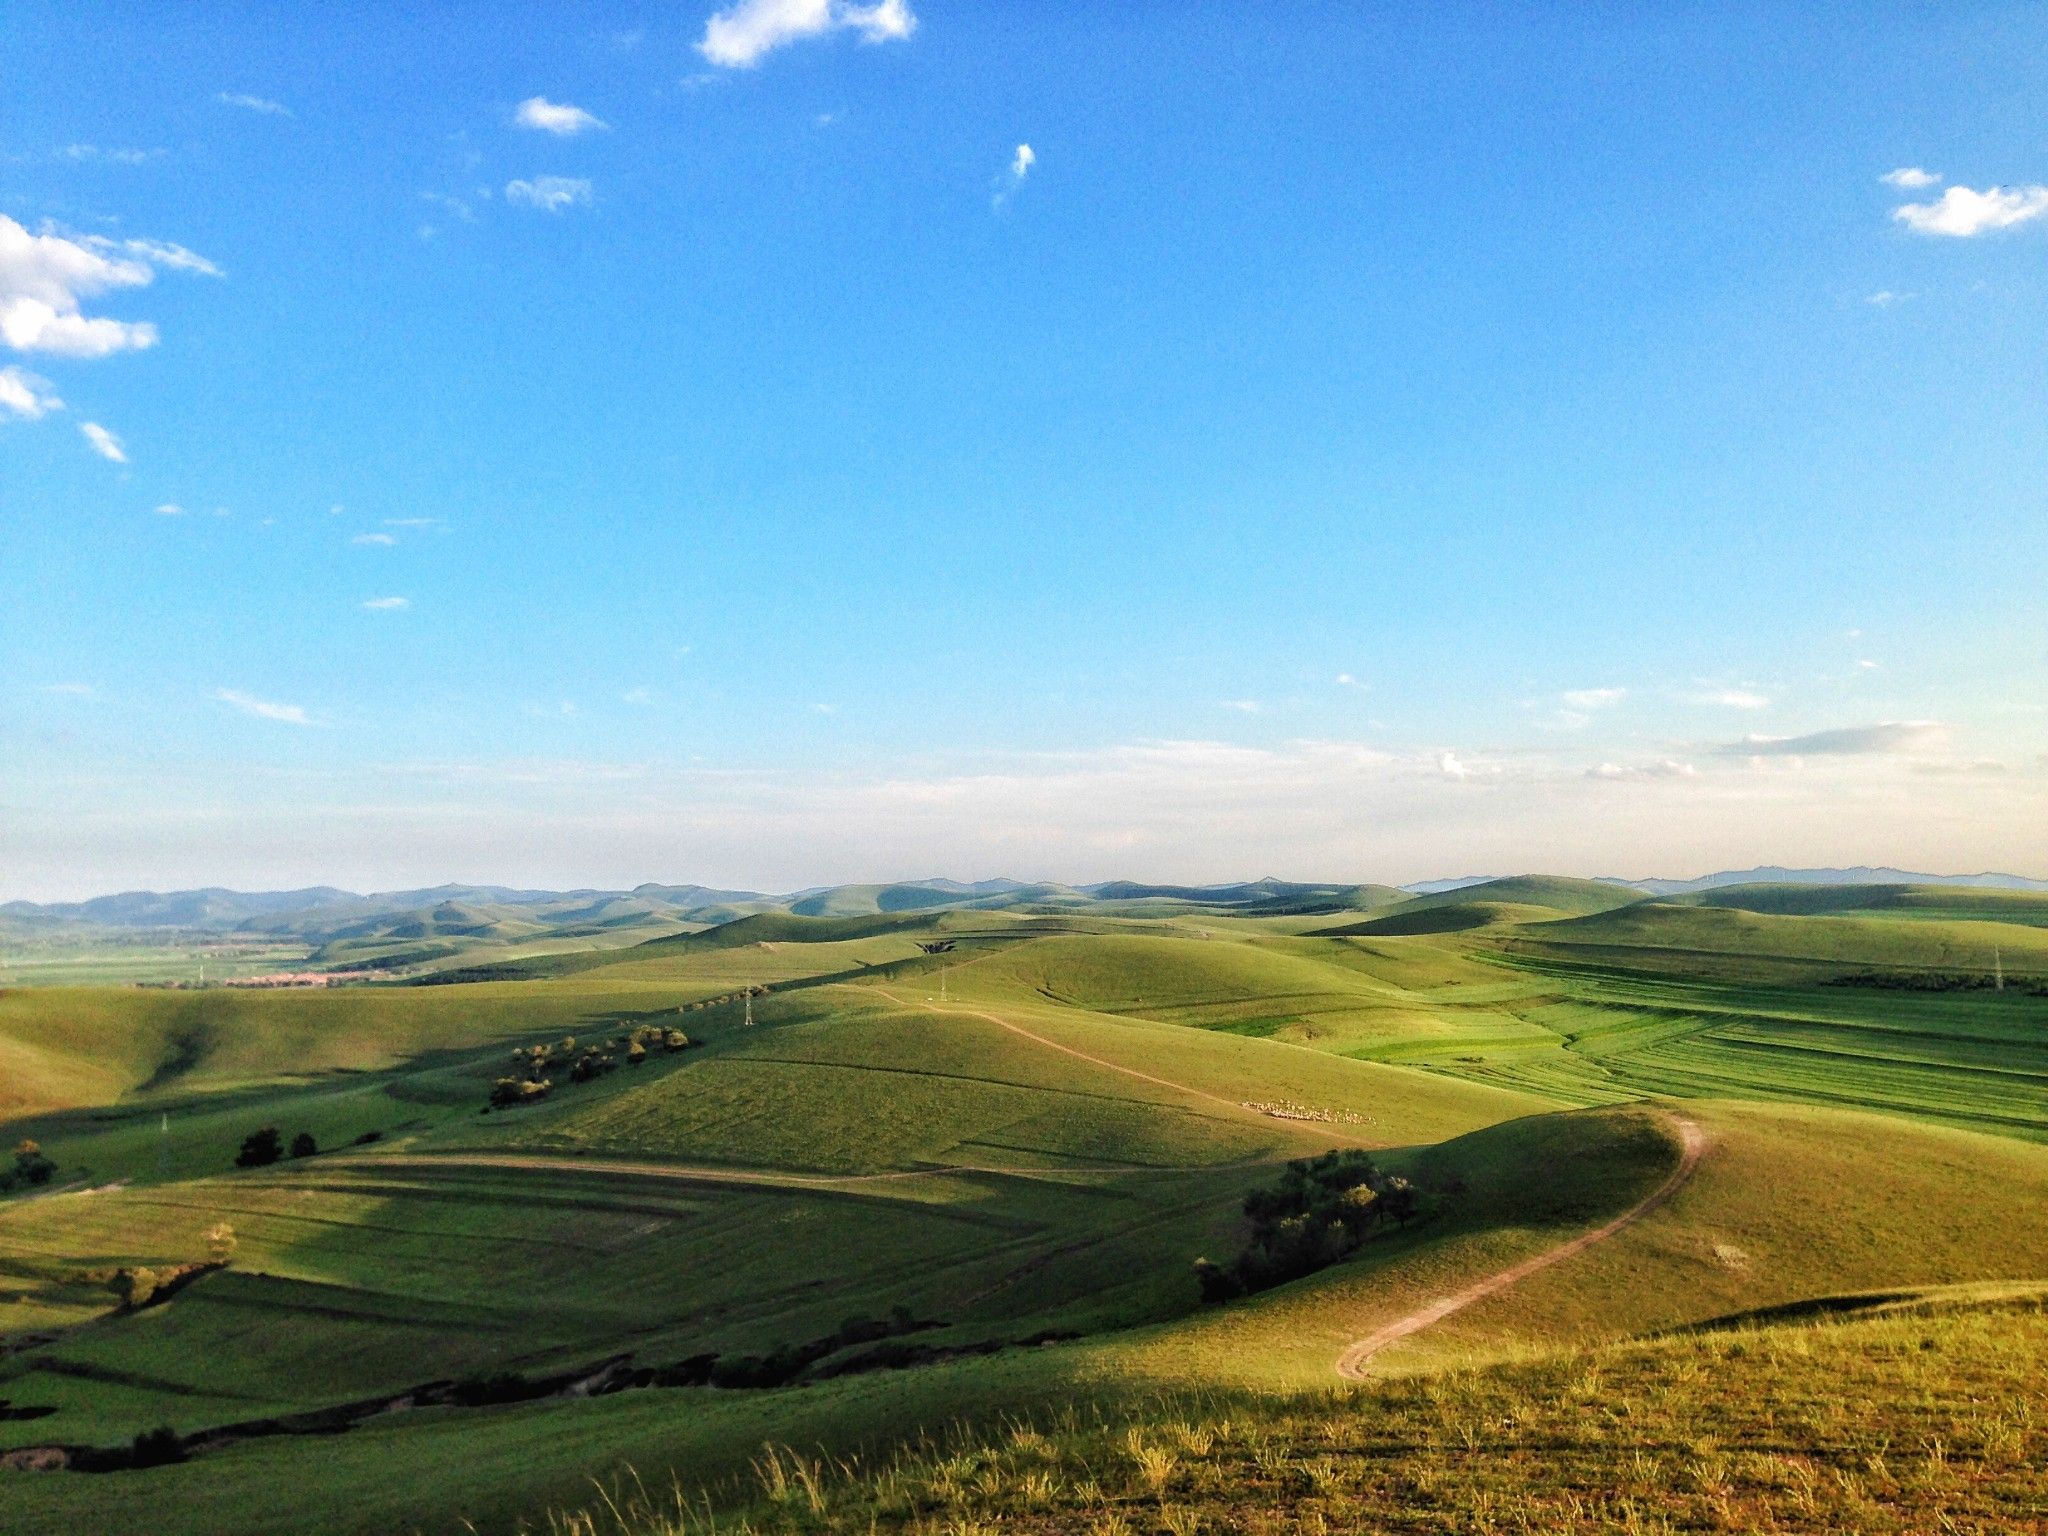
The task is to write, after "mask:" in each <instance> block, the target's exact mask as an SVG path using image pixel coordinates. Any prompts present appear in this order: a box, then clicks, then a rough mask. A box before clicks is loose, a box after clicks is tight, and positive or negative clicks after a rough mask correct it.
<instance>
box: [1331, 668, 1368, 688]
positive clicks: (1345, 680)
mask: <svg viewBox="0 0 2048 1536" xmlns="http://www.w3.org/2000/svg"><path fill="white" fill-rule="evenodd" d="M1336 683H1337V686H1338V687H1339V688H1358V689H1365V688H1370V687H1371V686H1372V685H1371V684H1370V683H1362V682H1360V681H1359V680H1358V679H1357V678H1355V677H1353V676H1352V675H1351V674H1350V673H1349V672H1339V673H1338V674H1337V678H1336Z"/></svg>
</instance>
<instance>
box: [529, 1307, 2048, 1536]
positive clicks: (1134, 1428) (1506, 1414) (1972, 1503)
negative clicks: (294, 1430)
mask: <svg viewBox="0 0 2048 1536" xmlns="http://www.w3.org/2000/svg"><path fill="white" fill-rule="evenodd" d="M2044 1461H2048V1308H2044V1306H2043V1304H2042V1301H2041V1300H2040V1298H2039V1297H2038V1296H2037V1297H2034V1298H2031V1299H2028V1300H2024V1301H2020V1302H2010V1303H2004V1304H1999V1305H1995V1306H1985V1307H1981V1308H1974V1309H1968V1310H1959V1311H1951V1312H1945V1313H1943V1312H1919V1311H1908V1312H1903V1313H1896V1314H1892V1315H1887V1316H1878V1317H1872V1318H1867V1319H1864V1320H1859V1321H1854V1322H1847V1323H1834V1324H1820V1325H1800V1326H1786V1325H1777V1326H1772V1327H1765V1328H1755V1329H1747V1330H1741V1331H1731V1332H1717V1333H1709V1334H1689V1335H1681V1336H1675V1337H1669V1338H1663V1339H1657V1340H1652V1341H1649V1342H1642V1343H1635V1344H1629V1345H1621V1346H1614V1347H1610V1348H1606V1349H1599V1350H1585V1351H1574V1352H1569V1353H1565V1354H1560V1355H1557V1356H1553V1357H1549V1358H1546V1359H1543V1360H1540V1361H1536V1362H1531V1363H1524V1364H1518V1365H1513V1366H1505V1367H1497V1368H1494V1369H1490V1370H1483V1371H1470V1372H1458V1373H1451V1374H1446V1375H1441V1376H1432V1377H1426V1378H1411V1379H1408V1380H1404V1381H1400V1382H1391V1383H1386V1384H1382V1385H1377V1386H1369V1387H1362V1388H1356V1389H1350V1390H1339V1391H1331V1392H1326V1393H1317V1394H1313V1395H1308V1396H1301V1397H1295V1398H1292V1399H1270V1398H1256V1397H1249V1396H1246V1397H1237V1396H1231V1395H1214V1394H1212V1395H1206V1396H1201V1397H1190V1398H1185V1399H1178V1398H1176V1399H1157V1400H1154V1401H1153V1402H1151V1403H1149V1404H1146V1405H1143V1406H1140V1407H1137V1408H1134V1409H1132V1410H1130V1411H1128V1412H1107V1413H1105V1412H1101V1411H1096V1410H1088V1411H1082V1410H1076V1409H1069V1410H1066V1411H1065V1412H1063V1413H1061V1414H1059V1415H1056V1416H1054V1417H1053V1418H1051V1419H1050V1420H1048V1421H1043V1422H1039V1423H1030V1422H1025V1421H1022V1420H1018V1421H1014V1422H1012V1423H1009V1424H1007V1425H1003V1426H998V1427H996V1428H994V1429H992V1430H983V1431H981V1432H979V1433H967V1432H964V1431H963V1432H957V1433H956V1434H954V1435H953V1436H951V1437H948V1438H946V1439H943V1440H940V1441H933V1440H930V1439H927V1440H925V1441H923V1442H921V1443H920V1444H918V1445H917V1446H915V1447H913V1448H912V1449H911V1450H909V1451H907V1452H905V1453H903V1454H901V1455H899V1456H897V1457H896V1458H894V1459H893V1460H889V1461H887V1462H884V1463H880V1464H874V1465H866V1466H864V1465H862V1464H861V1463H860V1462H859V1460H858V1459H850V1460H844V1461H841V1460H833V1459H828V1458H819V1457H813V1456H807V1455H805V1454H803V1453H802V1452H800V1451H795V1450H791V1449H790V1448H787V1447H766V1448H764V1449H763V1452H762V1455H761V1457H760V1458H759V1460H758V1461H757V1462H756V1464H755V1469H754V1470H755V1476H754V1479H753V1484H752V1486H751V1487H750V1488H746V1489H741V1490H729V1496H728V1497H727V1498H726V1499H722V1500H721V1499H718V1498H715V1497H711V1496H702V1497H700V1498H699V1499H698V1500H697V1501H695V1502H693V1501H692V1500H690V1499H687V1498H685V1497H684V1496H683V1495H682V1493H681V1490H680V1489H679V1488H672V1489H670V1490H668V1492H667V1493H666V1494H664V1495H662V1496H660V1497H654V1496H651V1495H650V1494H649V1492H648V1491H647V1490H646V1489H644V1488H641V1487H637V1486H634V1487H630V1488H628V1489H623V1490H620V1489H614V1490H610V1491H607V1492H606V1493H605V1494H604V1495H603V1496H602V1497H601V1498H600V1500H599V1501H598V1502H597V1503H596V1504H594V1505H593V1506H592V1507H590V1508H588V1509H584V1510H581V1511H577V1512H573V1513H566V1514H558V1515H557V1516H555V1517H554V1518H552V1519H551V1520H550V1521H549V1522H548V1529H549V1530H550V1531H552V1532H555V1533H558V1536H699V1533H703V1536H710V1533H711V1532H712V1531H714V1530H717V1531H722V1532H724V1533H725V1536H784V1533H789V1536H796V1533H807V1532H827V1531H862V1530H872V1531H891V1532H905V1533H910V1536H974V1533H978V1532H985V1531H991V1532H992V1531H996V1530H1002V1531H1010V1532H1048V1533H1050V1532H1089V1533H1099V1536H1138V1533H1152V1532H1162V1531H1163V1532H1167V1533H1171V1536H1194V1533H1197V1532H1218V1533H1221V1532H1247V1533H1264V1532H1275V1533H1278V1532H1282V1531H1287V1532H1294V1531H1309V1532H1325V1531H1351V1530H1374V1531H1386V1532H1401V1533H1407V1532H1414V1533H1421V1532H1441V1531H1470V1532H1495V1531H1497V1532H1537V1531H1541V1532H1546V1533H1549V1532H1593V1531H1602V1532H1606V1531H1630V1532H1645V1533H1650V1532H1667V1531H1671V1532H1675V1531H1697V1530H1724V1531H1752V1530H1772V1531H1802V1532H1836V1531H1849V1530H1854V1531H1864V1532H1902V1533H1903V1532H1920V1531H1935V1530H1940V1531H1947V1532H1985V1533H1990V1532H2011V1531H2016V1530H2033V1529H2040V1528H2042V1525H2043V1524H2044V1522H2048V1472H2044V1471H2043V1466H2044Z"/></svg>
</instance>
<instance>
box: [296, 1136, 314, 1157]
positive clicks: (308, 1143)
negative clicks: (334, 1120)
mask: <svg viewBox="0 0 2048 1536" xmlns="http://www.w3.org/2000/svg"><path fill="white" fill-rule="evenodd" d="M319 1150H320V1148H319V1145H318V1144H317V1143H316V1142H315V1141H314V1140H313V1133H312V1132H311V1131H301V1132H299V1134H298V1135H296V1136H294V1137H293V1138H292V1156H293V1157H311V1156H312V1155H313V1154H314V1153H315V1152H318V1151H319Z"/></svg>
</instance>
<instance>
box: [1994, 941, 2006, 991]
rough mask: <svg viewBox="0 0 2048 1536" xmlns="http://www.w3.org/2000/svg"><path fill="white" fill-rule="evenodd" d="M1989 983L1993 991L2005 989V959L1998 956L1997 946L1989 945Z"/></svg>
mask: <svg viewBox="0 0 2048 1536" xmlns="http://www.w3.org/2000/svg"><path fill="white" fill-rule="evenodd" d="M1991 985H1992V988H1993V989H1994V990H1995V991H1999V992H2003V991H2004V990H2005V961H2004V960H2002V959H2001V958H1999V954H1998V946H1997V945H1996V944H1994V945H1992V946H1991Z"/></svg>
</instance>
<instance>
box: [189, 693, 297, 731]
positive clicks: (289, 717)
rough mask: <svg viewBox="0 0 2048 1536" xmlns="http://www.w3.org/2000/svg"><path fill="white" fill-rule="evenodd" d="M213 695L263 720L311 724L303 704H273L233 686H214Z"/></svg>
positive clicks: (246, 713)
mask: <svg viewBox="0 0 2048 1536" xmlns="http://www.w3.org/2000/svg"><path fill="white" fill-rule="evenodd" d="M213 696H214V697H215V698H216V699H218V700H220V702H221V703H223V704H231V705H233V706H234V707H235V708H236V709H239V710H240V711H242V713H243V714H245V715H255V716H257V717H258V718H259V719H263V720H277V721H280V722H282V723H283V724H285V725H311V724H312V723H313V722H312V720H311V719H309V718H308V717H307V715H306V711H305V709H304V707H303V706H301V705H298V704H273V703H271V702H270V701H269V700H268V699H259V698H256V697H254V696H253V695H250V694H246V693H242V692H239V691H238V690H236V689H233V688H216V689H215V690H214V693H213Z"/></svg>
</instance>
